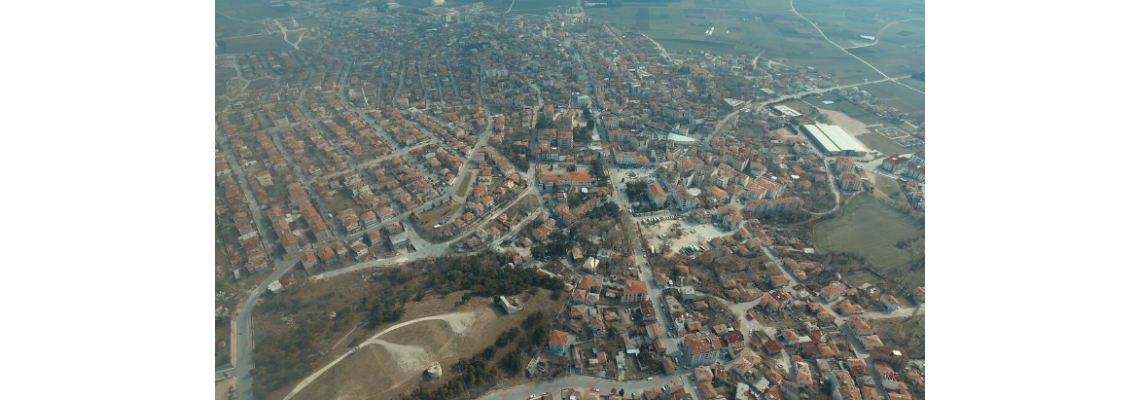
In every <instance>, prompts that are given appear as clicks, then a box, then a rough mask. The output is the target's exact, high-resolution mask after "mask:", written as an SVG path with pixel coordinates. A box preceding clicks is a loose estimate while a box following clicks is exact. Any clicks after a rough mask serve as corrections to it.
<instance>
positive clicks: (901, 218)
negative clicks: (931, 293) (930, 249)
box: [814, 194, 926, 274]
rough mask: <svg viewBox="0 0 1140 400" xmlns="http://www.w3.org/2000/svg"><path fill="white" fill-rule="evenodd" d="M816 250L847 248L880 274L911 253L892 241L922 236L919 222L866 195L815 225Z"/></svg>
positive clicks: (909, 257)
mask: <svg viewBox="0 0 1140 400" xmlns="http://www.w3.org/2000/svg"><path fill="white" fill-rule="evenodd" d="M814 234H815V244H816V247H818V248H819V250H820V251H823V252H831V251H848V252H852V253H856V254H860V255H862V256H863V257H864V258H865V259H866V261H867V262H868V263H869V264H870V265H871V267H872V268H874V269H875V270H876V271H878V272H879V273H880V274H885V273H887V272H890V271H893V270H895V269H898V268H900V267H905V266H906V265H907V264H908V263H910V262H911V261H914V256H913V255H912V254H911V252H910V250H909V249H900V248H898V247H896V246H895V244H896V243H897V242H898V241H900V240H910V239H913V238H916V237H923V236H925V235H926V227H925V224H924V223H922V222H918V221H916V220H914V219H913V218H911V217H909V216H907V215H905V214H903V213H901V212H899V211H897V210H895V209H894V208H891V207H890V206H888V205H886V204H884V203H882V202H880V201H878V200H876V199H875V198H874V197H873V196H871V195H868V194H861V195H859V196H856V197H855V198H853V199H851V201H850V202H849V203H847V205H845V206H843V215H841V216H840V217H839V218H835V219H832V220H828V221H824V222H822V223H820V224H817V225H816V226H815V230H814Z"/></svg>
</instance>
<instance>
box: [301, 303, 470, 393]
mask: <svg viewBox="0 0 1140 400" xmlns="http://www.w3.org/2000/svg"><path fill="white" fill-rule="evenodd" d="M473 318H475V314H474V313H451V314H443V315H433V316H430V317H423V318H416V319H413V320H411V321H407V322H401V323H398V324H396V325H392V326H390V327H388V329H385V330H383V331H380V333H377V334H376V335H374V336H372V337H370V338H368V340H366V341H364V343H361V344H360V346H356V348H354V349H352V350H349V351H348V352H346V353H344V354H343V355H341V356H340V357H337V359H336V360H333V361H332V362H331V363H329V364H328V365H326V366H325V367H324V368H321V369H320V370H318V371H317V372H314V373H313V374H312V375H309V376H308V377H307V378H305V379H303V380H301V383H298V384H297V387H295V388H293V390H292V391H291V392H289V394H288V395H286V396H285V399H284V400H289V399H291V398H293V396H295V395H296V394H297V393H300V392H301V390H302V389H304V388H305V387H306V386H309V384H310V383H313V381H315V380H317V378H319V377H320V376H321V375H322V374H324V373H325V371H328V370H329V369H330V368H332V367H333V366H334V365H337V363H340V362H341V361H343V360H344V359H345V358H348V356H351V355H352V354H353V353H356V351H357V350H359V349H361V348H362V347H364V346H367V345H370V344H380V343H379V342H377V341H376V339H379V338H380V336H384V334H385V333H388V332H391V331H394V330H396V329H400V328H403V327H405V326H408V325H411V324H414V323H417V322H423V321H430V320H444V321H447V322H448V324H449V325H451V326H452V328H451V329H452V330H453V331H457V332H458V331H459V329H456V328H455V326H456V324H463V323H464V320H470V319H473ZM460 329H462V328H460Z"/></svg>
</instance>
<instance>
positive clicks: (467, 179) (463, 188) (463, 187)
mask: <svg viewBox="0 0 1140 400" xmlns="http://www.w3.org/2000/svg"><path fill="white" fill-rule="evenodd" d="M474 177H475V173H474V172H468V173H467V175H464V176H463V182H460V183H459V190H457V191H455V194H457V195H459V197H467V190H468V189H470V188H471V179H472V178H474Z"/></svg>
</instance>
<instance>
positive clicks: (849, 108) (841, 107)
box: [804, 94, 886, 125]
mask: <svg viewBox="0 0 1140 400" xmlns="http://www.w3.org/2000/svg"><path fill="white" fill-rule="evenodd" d="M835 97H836V96H832V95H829V94H825V95H813V96H808V97H805V98H804V101H806V102H808V103H811V104H812V105H814V106H816V107H819V108H820V109H822V110H832V111H839V112H841V113H844V114H847V116H848V117H851V118H854V119H857V120H859V122H862V123H864V124H867V125H874V124H883V123H886V121H884V120H883V119H882V118H879V116H878V115H875V113H872V112H870V111H867V110H865V109H863V107H860V106H857V105H855V103H852V102H850V101H841V102H838V103H831V104H823V102H824V101H825V100H835Z"/></svg>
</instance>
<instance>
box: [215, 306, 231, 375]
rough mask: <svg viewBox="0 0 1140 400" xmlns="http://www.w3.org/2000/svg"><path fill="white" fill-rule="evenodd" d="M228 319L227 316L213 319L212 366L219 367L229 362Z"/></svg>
mask: <svg viewBox="0 0 1140 400" xmlns="http://www.w3.org/2000/svg"><path fill="white" fill-rule="evenodd" d="M230 326H231V325H230V320H229V318H226V319H223V320H217V321H214V366H215V367H220V366H223V365H229V364H230V346H232V345H233V343H230V342H231V340H230Z"/></svg>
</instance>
